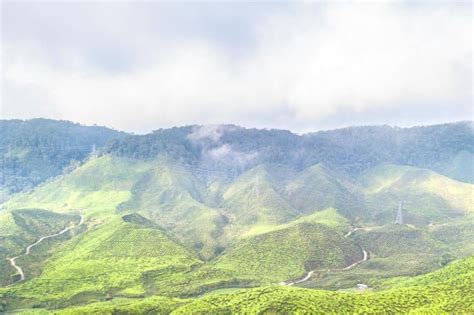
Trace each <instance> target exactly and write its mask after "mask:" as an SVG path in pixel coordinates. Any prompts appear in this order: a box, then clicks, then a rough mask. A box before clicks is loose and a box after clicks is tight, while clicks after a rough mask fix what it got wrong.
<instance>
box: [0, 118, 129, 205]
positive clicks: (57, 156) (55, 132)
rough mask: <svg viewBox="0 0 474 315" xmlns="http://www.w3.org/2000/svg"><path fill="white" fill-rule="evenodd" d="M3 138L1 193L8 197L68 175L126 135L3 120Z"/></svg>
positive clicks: (0, 125)
mask: <svg viewBox="0 0 474 315" xmlns="http://www.w3.org/2000/svg"><path fill="white" fill-rule="evenodd" d="M0 134H1V135H2V136H1V137H0V158H1V159H2V164H1V168H0V174H1V175H2V176H0V180H1V181H0V192H2V193H3V194H6V195H8V194H11V193H15V192H20V191H22V190H25V189H31V188H33V187H35V186H36V185H38V184H39V183H41V182H44V181H45V180H47V179H48V178H50V177H53V176H57V175H59V174H61V173H62V172H67V171H68V170H69V169H72V168H74V167H75V166H76V165H77V164H78V163H80V162H82V161H84V160H85V159H86V158H88V157H89V156H91V154H93V153H94V152H93V151H94V148H95V150H99V149H100V148H102V147H103V146H104V145H105V144H106V143H107V142H108V141H110V140H111V139H117V138H121V137H123V136H124V135H125V133H123V132H119V131H115V130H112V129H109V128H105V127H98V126H91V127H86V126H82V125H79V124H74V123H71V122H68V121H56V120H49V119H32V120H0ZM4 199H5V198H4ZM1 201H2V200H0V202H1Z"/></svg>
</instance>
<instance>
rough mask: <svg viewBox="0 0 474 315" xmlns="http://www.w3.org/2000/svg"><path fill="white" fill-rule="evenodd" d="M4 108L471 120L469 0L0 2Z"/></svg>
mask: <svg viewBox="0 0 474 315" xmlns="http://www.w3.org/2000/svg"><path fill="white" fill-rule="evenodd" d="M0 3H1V4H0V5H1V82H0V86H1V91H0V92H1V112H0V113H1V116H2V118H33V117H48V118H55V119H66V120H72V121H76V122H81V123H85V124H93V123H96V124H100V125H107V126H110V127H114V128H117V129H122V130H128V131H134V132H138V133H142V132H147V131H150V130H153V129H157V128H160V127H169V126H174V125H187V124H217V123H234V124H239V125H243V126H255V127H268V128H285V129H291V130H293V131H296V132H305V131H310V130H320V129H329V128H336V127H342V126H348V125H362V124H391V125H400V126H410V125H417V124H432V123H439V122H449V121H458V120H467V119H473V107H472V106H473V105H472V100H473V81H472V70H473V68H472V64H473V56H472V50H473V43H472V41H473V40H472V36H473V34H472V33H473V28H472V26H473V8H472V4H471V2H470V1H465V2H461V1H417V2H413V1H406V2H404V1H390V2H382V1H356V2H341V1H332V2H294V1H290V2H282V1H279V2H271V1H260V2H248V1H247V2H195V1H194V2H158V1H148V2H144V1H141V2H124V1H97V2H91V1H88V2H78V1H54V2H43V1H34V2H28V1H0Z"/></svg>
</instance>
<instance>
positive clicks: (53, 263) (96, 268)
mask: <svg viewBox="0 0 474 315" xmlns="http://www.w3.org/2000/svg"><path fill="white" fill-rule="evenodd" d="M197 262H199V261H198V260H197V258H196V256H195V255H194V254H193V253H191V252H190V251H188V250H187V249H186V248H184V247H183V246H182V245H181V244H179V243H178V242H177V241H175V240H174V239H173V238H171V237H170V236H168V235H167V234H166V233H165V232H164V231H163V230H162V229H161V228H160V227H158V226H156V225H155V224H154V223H152V222H151V221H149V220H146V219H145V218H143V217H141V216H139V215H137V214H132V215H125V216H123V217H117V218H114V219H110V220H106V221H104V222H102V223H98V222H90V223H88V231H87V232H86V233H82V234H81V235H79V236H76V237H75V238H73V239H71V240H69V241H67V242H65V243H64V244H63V245H62V246H60V247H58V248H57V249H56V251H55V252H54V254H53V255H52V256H51V257H50V258H48V261H47V263H46V264H45V268H44V270H43V272H42V274H41V275H40V276H38V277H36V278H34V279H32V280H31V281H27V282H24V283H21V284H18V285H16V286H14V287H12V288H11V289H10V290H9V291H8V292H9V294H10V295H13V296H14V299H15V300H21V301H22V303H27V301H35V302H34V303H36V304H35V305H38V304H39V305H45V306H46V305H48V306H50V307H51V306H54V305H70V304H73V303H78V302H88V301H90V300H94V299H97V298H106V297H108V296H143V295H144V294H145V293H146V292H145V288H144V286H143V276H144V274H146V273H147V272H151V271H157V270H168V269H169V268H170V267H172V268H178V269H179V268H190V266H191V265H193V264H195V263H197ZM44 292H48V294H47V295H45V294H44ZM30 303H31V302H30Z"/></svg>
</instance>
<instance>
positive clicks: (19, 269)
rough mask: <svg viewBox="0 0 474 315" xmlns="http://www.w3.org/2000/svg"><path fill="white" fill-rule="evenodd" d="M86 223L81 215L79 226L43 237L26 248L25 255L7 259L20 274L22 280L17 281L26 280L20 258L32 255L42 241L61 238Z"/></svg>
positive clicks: (69, 227) (66, 228)
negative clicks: (18, 261)
mask: <svg viewBox="0 0 474 315" xmlns="http://www.w3.org/2000/svg"><path fill="white" fill-rule="evenodd" d="M83 222H84V216H83V215H82V214H81V220H80V221H79V223H78V224H76V225H73V226H68V227H65V228H64V229H62V230H61V231H59V232H58V233H54V234H51V235H47V236H43V237H41V238H40V239H38V240H37V241H36V242H34V243H33V244H30V245H28V246H27V247H26V250H25V253H23V254H21V255H18V256H15V257H12V258H7V260H8V261H9V262H10V265H12V267H13V268H15V269H16V270H17V271H18V273H19V274H20V279H19V280H18V281H17V282H21V281H23V280H25V273H24V272H23V269H21V267H20V266H18V265H17V264H16V260H17V259H18V258H20V257H23V256H27V255H29V254H30V252H31V249H32V248H33V247H35V246H38V245H39V244H40V243H41V242H42V241H44V240H46V239H49V238H53V237H56V236H59V235H62V234H64V233H66V232H67V231H69V230H71V229H73V228H75V227H77V226H79V225H81V224H82V223H83Z"/></svg>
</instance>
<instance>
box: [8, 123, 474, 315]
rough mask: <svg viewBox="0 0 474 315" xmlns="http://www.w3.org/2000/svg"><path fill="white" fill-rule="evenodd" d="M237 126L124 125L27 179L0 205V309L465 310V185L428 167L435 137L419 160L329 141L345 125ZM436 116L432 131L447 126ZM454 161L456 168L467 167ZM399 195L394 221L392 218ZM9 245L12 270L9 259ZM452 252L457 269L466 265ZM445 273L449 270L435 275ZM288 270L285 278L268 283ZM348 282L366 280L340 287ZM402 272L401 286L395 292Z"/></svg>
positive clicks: (453, 153) (468, 222)
mask: <svg viewBox="0 0 474 315" xmlns="http://www.w3.org/2000/svg"><path fill="white" fill-rule="evenodd" d="M234 127H235V126H234ZM234 127H232V128H231V127H230V126H220V127H218V128H217V127H216V129H215V130H214V129H213V130H214V131H215V136H213V137H208V136H203V134H204V135H206V133H203V131H202V130H201V127H187V128H175V129H169V130H159V131H157V132H155V133H152V134H150V135H145V136H130V137H127V138H123V139H121V140H117V141H115V142H112V143H110V144H109V145H108V146H107V149H104V151H102V153H101V154H99V155H98V156H94V157H91V158H90V159H89V158H88V159H85V160H84V161H83V162H82V163H79V164H78V165H76V166H75V167H74V168H73V169H71V170H69V171H68V172H65V173H64V174H62V175H59V176H56V177H55V178H54V179H51V180H49V181H48V182H45V183H43V184H40V185H38V186H37V187H36V188H35V189H33V190H31V191H24V192H21V193H17V194H15V195H12V196H9V200H8V201H7V202H5V203H3V204H2V209H1V210H0V260H1V261H0V271H1V276H0V294H1V295H2V299H1V300H0V301H1V303H0V304H1V305H2V307H3V308H4V309H6V310H8V311H12V310H17V309H30V308H34V309H38V310H39V309H41V310H43V311H45V312H47V311H52V310H54V309H61V310H62V311H64V312H67V311H71V312H72V311H78V312H80V311H81V310H83V311H84V312H86V310H95V311H96V312H98V313H100V312H101V311H129V312H132V313H133V312H135V313H140V310H150V311H151V312H153V310H155V311H157V312H163V313H170V312H172V311H176V312H178V313H179V312H190V311H193V312H194V311H196V312H201V311H202V312H204V311H205V309H209V310H210V311H216V312H250V313H258V312H270V313H271V312H276V311H281V312H291V311H295V310H302V311H308V312H315V313H317V312H326V311H328V310H330V309H331V307H332V308H334V307H339V308H340V309H341V310H345V311H347V312H356V311H360V312H364V311H366V312H381V311H383V310H384V307H386V308H388V307H390V309H393V310H395V311H400V312H403V311H405V310H408V309H416V308H420V310H425V309H426V310H428V311H433V312H435V311H440V310H442V311H443V310H452V311H466V310H467V308H465V307H464V306H463V305H464V304H465V301H466V299H468V298H470V297H469V295H468V296H464V295H462V296H461V295H460V294H459V292H460V290H466V286H467V284H469V281H472V274H471V273H467V276H466V277H463V276H462V275H460V274H456V275H454V274H453V268H454V267H451V266H452V265H455V264H454V263H452V264H450V262H451V261H453V260H456V259H461V258H466V257H469V256H472V255H473V254H474V247H473V245H472V244H474V238H473V237H474V234H473V232H472V231H473V230H474V229H473V228H472V227H473V224H474V223H473V222H474V221H473V215H474V212H473V199H472V196H473V191H474V185H473V184H471V183H469V181H467V180H466V181H464V182H461V181H458V180H456V179H454V178H450V177H447V176H445V175H441V174H439V173H437V172H436V171H435V169H436V167H441V166H442V165H441V164H436V163H434V161H431V160H429V158H428V156H429V154H428V153H427V152H429V153H430V154H441V153H440V152H441V151H440V150H441V149H440V148H439V147H430V148H429V150H428V149H426V152H425V151H423V154H421V153H420V152H418V153H419V154H418V153H417V152H411V151H410V152H411V153H409V155H411V156H412V157H413V160H410V161H415V160H416V158H415V157H419V156H422V157H423V159H421V160H416V161H417V162H416V163H408V162H407V163H406V164H389V163H387V161H388V162H391V163H392V162H400V161H401V160H399V159H401V157H397V158H393V159H392V158H388V156H385V155H380V154H379V153H377V154H376V156H377V159H376V160H372V158H371V157H370V150H372V149H373V148H372V149H370V148H371V147H370V146H369V147H368V148H369V149H370V150H369V149H367V148H366V149H364V150H362V149H361V147H359V146H356V147H353V148H349V149H348V150H349V151H351V154H348V153H347V152H342V151H341V152H339V151H338V150H339V149H340V148H339V147H338V146H334V143H345V142H344V141H345V140H343V139H342V138H339V136H340V135H339V134H340V133H341V134H343V135H347V134H346V132H345V131H337V132H336V131H335V132H334V137H335V138H332V137H330V136H329V135H328V134H326V133H320V134H318V135H306V136H302V137H300V136H297V135H293V134H291V133H285V132H281V131H258V130H246V129H243V128H238V127H235V128H234ZM445 128H447V127H443V128H442V129H443V132H442V137H445V138H443V139H445V140H446V139H450V137H448V136H446V134H444V133H446V132H447V131H446V130H451V129H449V128H447V129H445ZM453 128H454V127H453ZM463 128H464V127H460V126H456V128H454V129H455V130H457V132H459V134H456V135H455V136H453V137H455V138H456V139H457V140H456V141H459V142H462V143H464V144H466V143H470V141H471V140H469V139H470V138H468V137H467V138H466V137H465V136H464V135H463V134H462V130H464V129H463ZM387 130H388V131H387V132H389V131H390V129H387ZM351 132H352V133H353V134H359V135H365V136H367V137H369V135H367V134H366V131H363V130H359V129H355V130H352V131H351ZM391 132H393V130H392V131H390V132H389V133H391ZM275 135H277V136H275ZM353 136H354V135H352V136H351V137H353ZM275 137H276V138H275ZM328 137H329V138H328ZM341 137H342V136H341ZM413 137H415V136H414V135H411V136H410V137H409V138H410V139H411V140H410V141H412V140H413ZM420 137H421V136H420ZM423 137H424V136H423ZM423 137H422V138H423ZM369 138H370V137H369ZM402 138H403V137H402ZM415 138H416V137H415ZM254 139H255V143H259V144H260V145H261V148H260V149H258V147H257V146H256V145H255V143H254V142H252V141H253V140H254ZM423 139H424V138H423ZM463 139H464V140H463ZM466 139H467V140H466ZM250 140H252V141H250ZM330 140H331V141H330ZM248 141H250V142H248ZM299 141H302V142H304V145H303V144H301V143H299ZM325 141H329V142H328V143H332V144H331V145H329V144H328V143H326V142H325ZM361 141H362V140H361ZM364 141H365V142H367V140H364ZM364 141H363V142H364ZM377 141H379V142H380V141H382V140H380V139H379V140H377ZM407 141H408V140H407ZM419 141H421V142H423V141H424V140H423V141H422V140H419ZM443 141H444V140H443ZM463 141H464V142H463ZM446 143H449V141H448V140H446ZM456 143H457V142H456ZM299 145H301V146H299ZM411 145H412V144H410V145H408V144H403V145H401V147H403V148H404V150H408V148H410V149H411ZM446 146H447V147H448V148H449V150H448V151H449V152H448V153H449V154H447V156H446V157H443V158H440V159H439V161H441V162H442V163H449V161H451V160H452V159H458V160H459V161H461V162H462V161H464V162H465V159H464V158H465V157H466V156H468V155H466V154H465V153H463V152H465V151H466V150H467V151H466V152H468V151H469V150H470V149H469V148H470V146H469V145H468V144H466V145H464V146H463V147H462V148H458V147H457V144H456V145H453V146H450V145H446ZM288 147H292V148H293V150H294V151H292V152H291V153H288V152H287V151H286V150H287V148H288ZM329 148H331V150H329ZM298 150H302V151H298ZM327 150H329V151H327ZM367 150H369V151H367ZM387 150H388V149H387ZM296 151H298V152H297V153H295V152H296ZM469 152H470V151H469ZM336 153H340V154H342V155H343V156H342V157H341V156H338V157H336V156H334V154H336ZM407 154H408V153H407ZM458 155H461V157H458ZM339 159H341V161H339ZM338 161H339V163H337V162H338ZM459 161H458V162H459ZM376 162H377V163H376ZM441 162H440V163H441ZM461 162H459V163H457V164H456V165H454V166H453V169H457V168H458V167H464V166H463V165H464V164H463V163H464V162H462V163H461ZM407 164H410V165H407ZM435 164H436V165H437V166H436V165H435ZM414 165H420V166H424V167H429V168H418V167H416V166H414ZM443 165H444V166H446V165H445V164H443ZM435 166H436V167H435ZM348 169H350V170H348ZM467 171H468V170H467ZM445 174H447V173H445ZM399 205H401V206H402V207H401V208H400V210H401V212H402V220H401V221H402V222H398V223H399V224H395V217H396V216H397V212H398V210H399ZM64 229H67V231H65V232H64V233H61V234H58V232H60V231H62V230H64ZM49 235H55V236H54V237H50V238H49V237H48V236H49ZM40 240H41V241H40ZM38 241H40V242H39V243H38V244H37V246H35V247H34V248H33V249H32V250H31V252H29V253H28V255H23V256H22V254H24V253H26V252H27V248H28V246H30V245H32V244H35V243H37V242H38ZM16 256H21V257H18V259H17V262H18V265H20V266H21V268H22V270H24V274H25V279H24V281H23V279H22V278H21V275H20V273H19V271H18V269H16V268H15V267H14V266H13V265H12V264H11V261H9V260H8V259H7V258H12V257H16ZM464 261H466V262H467V263H464V264H462V263H460V265H459V266H460V267H459V268H460V269H463V268H464V269H465V268H467V267H466V266H470V265H471V264H472V259H466V260H464ZM446 265H448V267H447V269H442V270H451V271H446V274H449V276H446V277H444V278H443V277H437V278H433V279H435V280H433V282H430V283H428V282H427V280H426V281H425V280H423V281H421V280H420V282H419V283H420V285H417V284H416V283H418V282H417V281H418V280H413V281H415V282H416V283H415V282H413V281H411V280H410V279H405V278H403V279H401V278H399V277H412V278H413V279H421V278H417V277H416V276H420V275H423V274H426V273H429V272H433V271H435V270H437V269H439V268H442V267H444V266H446ZM348 266H351V267H350V268H346V267H348ZM449 268H451V269H449ZM439 272H441V271H439ZM421 277H422V276H421ZM302 278H304V281H301V282H297V281H295V280H299V279H302ZM448 278H449V279H448ZM451 278H453V279H454V278H456V279H457V280H453V281H452V282H445V280H446V281H448V280H449V281H451V280H450V279H451ZM20 280H21V281H20ZM284 281H286V282H285V283H284V284H292V287H286V286H282V285H280V283H282V282H284ZM296 282H297V283H296ZM397 283H399V284H400V285H398V284H397ZM357 284H366V285H368V287H369V289H368V291H370V292H367V291H364V294H352V293H347V292H345V291H351V290H353V289H354V287H355V286H356V285H357ZM405 284H406V285H405ZM404 285H405V286H406V287H409V288H410V289H409V290H406V291H403V288H402V286H404ZM296 286H301V287H304V288H305V289H303V288H294V287H296ZM392 287H393V288H392ZM448 287H449V288H448ZM317 289H327V290H331V291H322V290H317ZM382 289H385V290H387V291H383V292H382V291H380V290H382ZM338 290H343V291H344V292H339V291H338ZM372 290H373V291H374V292H372ZM439 290H444V291H443V292H442V293H440V298H439V300H438V299H436V298H434V297H435V296H436V295H437V292H438V291H439ZM379 291H380V292H379ZM288 299H289V300H290V302H289V303H287V302H285V301H286V300H288ZM453 299H454V300H453ZM456 299H458V301H461V302H460V305H461V306H459V307H460V308H456V307H458V306H456V305H455V303H454V302H453V301H455V300H456ZM216 303H217V304H216ZM88 304H90V309H88V307H89V306H87V305H88ZM405 304H406V306H404V305H405ZM80 305H83V306H80ZM84 305H85V306H84ZM315 305H319V306H318V308H315V307H316V306H315ZM70 307H72V308H70ZM69 308H70V309H69Z"/></svg>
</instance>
